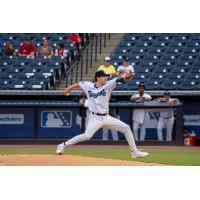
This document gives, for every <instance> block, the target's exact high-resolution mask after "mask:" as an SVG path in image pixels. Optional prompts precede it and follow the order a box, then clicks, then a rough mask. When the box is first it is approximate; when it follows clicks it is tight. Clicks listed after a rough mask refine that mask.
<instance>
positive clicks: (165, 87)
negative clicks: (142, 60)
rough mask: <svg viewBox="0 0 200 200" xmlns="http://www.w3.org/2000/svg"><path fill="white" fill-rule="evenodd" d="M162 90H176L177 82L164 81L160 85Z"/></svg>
mask: <svg viewBox="0 0 200 200" xmlns="http://www.w3.org/2000/svg"><path fill="white" fill-rule="evenodd" d="M160 88H161V89H162V90H177V89H178V84H177V83H176V82H171V81H168V80H167V81H165V82H164V83H163V84H161V87H160Z"/></svg>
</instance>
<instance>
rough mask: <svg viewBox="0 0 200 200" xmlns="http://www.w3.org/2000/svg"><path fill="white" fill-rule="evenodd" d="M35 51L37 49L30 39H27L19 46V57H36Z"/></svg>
mask: <svg viewBox="0 0 200 200" xmlns="http://www.w3.org/2000/svg"><path fill="white" fill-rule="evenodd" d="M35 51H36V48H35V46H34V45H33V44H32V42H31V39H30V38H29V37H26V38H25V40H24V43H23V44H21V45H20V46H19V56H30V57H34V54H35Z"/></svg>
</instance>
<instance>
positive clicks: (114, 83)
mask: <svg viewBox="0 0 200 200" xmlns="http://www.w3.org/2000/svg"><path fill="white" fill-rule="evenodd" d="M116 86H117V78H114V79H112V80H110V81H108V82H107V83H106V85H105V88H106V89H108V90H113V89H114V88H115V87H116Z"/></svg>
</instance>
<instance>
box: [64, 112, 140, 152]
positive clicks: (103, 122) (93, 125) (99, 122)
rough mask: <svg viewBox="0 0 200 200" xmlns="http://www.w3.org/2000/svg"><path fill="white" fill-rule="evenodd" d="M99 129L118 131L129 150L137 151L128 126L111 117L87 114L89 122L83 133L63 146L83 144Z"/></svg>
mask: <svg viewBox="0 0 200 200" xmlns="http://www.w3.org/2000/svg"><path fill="white" fill-rule="evenodd" d="M100 128H106V129H110V130H112V131H119V132H121V133H123V134H124V136H125V138H126V140H127V142H128V144H129V147H130V150H131V151H134V150H137V147H136V145H135V140H134V138H133V134H132V132H131V129H130V126H129V125H127V124H125V123H124V122H122V121H120V120H119V119H116V118H114V117H111V116H110V115H106V116H99V115H95V114H92V113H90V114H89V121H88V124H87V127H86V130H85V133H83V134H80V135H77V136H75V137H73V138H71V139H70V140H68V141H66V142H65V143H64V144H65V146H69V145H73V144H77V143H79V142H83V141H86V140H89V139H91V138H92V136H93V135H94V134H95V132H96V131H98V130H99V129H100Z"/></svg>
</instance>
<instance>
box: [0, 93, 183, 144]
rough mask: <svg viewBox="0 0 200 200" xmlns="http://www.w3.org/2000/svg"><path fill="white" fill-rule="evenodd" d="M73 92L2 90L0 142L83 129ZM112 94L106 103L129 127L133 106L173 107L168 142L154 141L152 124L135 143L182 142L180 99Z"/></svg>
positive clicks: (66, 135) (97, 138)
mask: <svg viewBox="0 0 200 200" xmlns="http://www.w3.org/2000/svg"><path fill="white" fill-rule="evenodd" d="M77 94H79V91H77V92H74V93H73V94H72V96H70V97H65V96H63V92H62V91H8V92H7V91H4V93H2V94H1V99H0V142H1V143H3V141H5V139H6V141H7V142H8V141H9V140H10V141H11V140H12V139H16V140H18V139H20V140H21V141H22V140H24V141H25V140H26V139H30V140H35V141H38V140H40V141H41V140H45V141H48V139H51V141H57V140H59V139H63V138H70V137H73V136H75V135H77V134H80V133H81V130H82V131H83V130H84V120H85V114H84V109H83V108H80V106H79V104H78V103H75V102H72V101H71V100H72V98H73V97H74V96H76V95H77ZM113 96H115V98H116V99H117V102H114V103H110V106H111V107H115V108H117V109H118V110H119V115H120V117H121V120H122V121H124V122H126V123H128V124H129V125H130V126H131V127H132V125H131V124H132V122H131V120H132V112H133V109H139V108H140V109H141V108H145V109H149V110H154V111H156V110H159V109H168V108H173V109H175V110H176V120H175V125H174V130H173V140H172V141H171V142H166V141H163V142H159V141H157V139H156V133H155V132H156V129H155V127H154V128H152V130H149V131H148V133H147V140H146V141H144V142H137V143H138V144H141V145H183V104H182V103H181V104H178V105H174V106H169V105H165V104H164V103H158V102H149V103H139V104H138V103H132V102H129V101H127V99H128V98H129V95H123V98H122V95H121V94H117V93H115V94H113ZM157 96H158V95H157ZM80 116H84V117H82V118H81V117H80ZM152 116H153V115H152ZM59 119H62V120H59ZM48 120H49V121H48ZM154 120H156V119H154ZM101 135H102V133H101V131H98V132H97V133H96V134H95V136H94V138H93V140H92V141H91V142H96V141H101ZM120 139H121V140H120V142H123V136H122V135H120ZM105 143H106V142H105ZM108 144H109V143H108ZM117 144H118V143H117Z"/></svg>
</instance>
